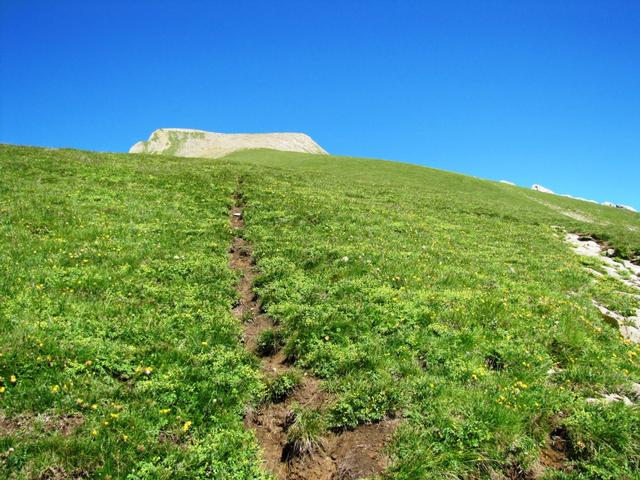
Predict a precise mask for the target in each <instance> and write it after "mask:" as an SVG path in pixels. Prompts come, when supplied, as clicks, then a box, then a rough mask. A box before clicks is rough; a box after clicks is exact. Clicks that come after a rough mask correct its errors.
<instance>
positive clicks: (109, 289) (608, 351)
mask: <svg viewBox="0 0 640 480" xmlns="http://www.w3.org/2000/svg"><path fill="white" fill-rule="evenodd" d="M234 192H237V193H238V192H239V193H241V194H242V197H243V199H244V202H245V210H244V218H245V223H246V226H245V227H244V229H243V231H242V235H243V236H244V237H245V238H246V239H247V240H248V241H250V242H251V243H252V245H253V251H254V256H255V259H256V263H257V265H256V268H257V269H258V270H259V272H260V274H259V276H258V277H257V279H256V283H255V285H256V293H257V294H258V295H259V296H260V298H261V299H262V304H263V308H264V309H265V311H266V312H267V313H268V314H269V315H270V317H272V318H273V320H274V322H275V323H276V324H277V328H278V329H279V330H280V332H279V335H280V334H281V335H280V336H281V338H284V339H285V344H284V352H285V354H286V356H287V357H288V358H289V360H290V361H291V362H292V364H293V365H295V366H296V367H297V368H299V369H300V370H301V371H303V372H306V373H307V374H308V375H313V376H315V377H317V378H318V379H320V380H321V381H322V388H323V389H324V390H326V391H327V392H328V393H329V394H331V395H332V398H333V399H334V400H333V401H332V402H331V404H330V405H329V406H328V407H326V408H322V410H321V411H318V412H314V413H316V414H317V415H318V416H321V417H322V419H323V421H322V422H319V423H318V424H321V425H323V427H322V428H325V429H328V430H333V431H340V430H343V429H350V428H354V427H356V426H358V425H362V424H366V423H371V422H378V421H380V420H382V419H384V418H388V417H394V418H398V419H401V421H400V426H399V427H398V429H397V430H396V432H395V435H394V438H393V441H392V442H391V443H390V444H389V445H388V446H387V450H388V454H389V455H390V458H391V460H392V462H391V466H390V468H389V469H388V471H387V472H386V473H385V475H387V476H388V477H390V478H395V479H420V478H433V479H440V478H468V479H477V478H492V479H495V478H543V477H544V478H575V479H578V478H580V479H583V478H584V479H586V478H593V479H596V478H611V479H620V478H626V479H632V478H640V409H639V408H638V407H637V406H627V405H624V404H623V403H622V402H613V403H605V402H595V403H589V402H587V401H586V399H587V398H590V397H598V395H599V394H600V393H625V392H628V390H629V388H630V385H631V384H632V383H633V382H640V360H639V359H638V357H639V356H640V348H639V347H638V345H634V344H631V343H629V342H628V341H627V342H625V341H623V339H622V337H621V336H620V334H619V332H618V331H617V329H616V328H612V327H611V326H610V325H609V324H608V323H606V322H605V321H604V320H603V319H602V318H601V316H600V315H599V313H598V310H597V309H596V307H595V306H594V305H593V304H592V300H593V299H596V300H597V301H598V302H599V303H601V304H603V305H606V306H607V307H608V308H611V309H615V310H616V311H620V312H627V313H628V312H633V311H634V309H636V308H640V300H639V299H638V297H636V296H634V295H630V294H633V293H634V292H633V291H632V290H629V288H628V287H626V286H624V285H623V284H622V283H620V282H618V281H616V280H614V279H611V278H607V277H594V276H593V275H592V274H590V273H589V272H588V270H587V269H586V268H585V267H586V266H595V265H594V264H593V261H592V260H589V261H587V260H583V259H581V258H580V257H578V256H577V255H575V254H574V253H573V252H572V251H571V249H570V247H569V246H568V245H567V244H566V243H565V241H564V233H565V232H574V233H580V234H587V235H592V236H594V237H596V238H598V239H599V240H601V241H604V242H606V243H607V244H608V245H610V246H611V247H612V248H614V249H616V252H617V255H619V256H621V257H623V258H637V257H638V256H640V215H638V214H634V213H631V212H627V211H622V210H617V209H612V208H607V207H602V206H599V205H593V204H589V203H586V202H581V201H577V200H572V199H569V198H563V197H557V196H553V195H547V194H542V193H538V192H533V191H530V190H526V189H522V188H518V187H513V186H509V185H504V184H499V183H495V182H489V181H484V180H479V179H475V178H471V177H466V176H462V175H457V174H453V173H446V172H442V171H436V170H431V169H427V168H422V167H417V166H411V165H405V164H398V163H392V162H383V161H373V160H363V159H353V158H338V157H330V156H316V155H304V154H295V153H283V152H275V151H245V152H239V153H235V154H232V155H230V156H227V157H225V158H222V159H217V160H205V159H188V158H174V157H163V156H151V155H128V154H98V153H91V152H82V151H74V150H50V149H37V148H27V147H13V146H2V147H0V333H1V335H0V355H1V356H0V392H2V393H0V477H6V478H15V479H27V478H83V476H84V477H86V478H111V479H121V478H122V479H130V480H134V479H155V478H166V479H169V478H171V479H174V478H185V479H192V478H216V479H217V478H222V479H235V478H238V479H245V478H247V479H258V478H268V474H267V473H266V472H264V470H263V469H262V468H261V451H260V445H259V444H258V442H257V440H256V438H255V436H254V434H253V432H252V431H251V430H248V429H245V427H244V426H243V415H244V413H245V412H246V411H247V410H250V409H252V408H259V405H260V404H261V403H262V402H264V401H265V397H267V396H268V395H267V394H266V393H265V392H266V390H267V389H268V388H269V387H268V385H267V381H266V380H265V379H264V378H263V375H262V373H261V371H260V367H259V362H258V359H257V358H256V357H255V356H254V355H252V354H250V353H248V352H247V351H246V350H245V348H244V347H243V345H242V342H241V334H242V327H243V326H242V325H241V323H240V322H239V321H238V320H236V319H235V318H234V317H233V315H232V314H231V310H232V307H233V305H234V303H235V302H236V300H237V295H238V294H237V293H236V290H235V288H234V287H235V284H236V282H237V280H238V278H237V273H235V272H234V271H233V270H231V268H230V267H229V265H228V250H229V247H230V244H231V241H232V238H233V236H234V233H233V231H232V229H231V228H230V225H229V222H228V218H229V209H230V207H231V206H232V205H233V202H234V199H233V193H234ZM553 438H556V439H557V438H560V440H561V442H562V444H563V447H562V448H561V449H556V450H555V451H554V452H551V451H550V443H552V441H553V440H552V439H553ZM545 467H548V468H545ZM56 475H57V476H56ZM347 478H348V477H347Z"/></svg>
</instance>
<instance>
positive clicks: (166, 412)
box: [160, 408, 171, 415]
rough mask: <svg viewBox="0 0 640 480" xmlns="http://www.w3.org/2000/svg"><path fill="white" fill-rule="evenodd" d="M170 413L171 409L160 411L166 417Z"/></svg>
mask: <svg viewBox="0 0 640 480" xmlns="http://www.w3.org/2000/svg"><path fill="white" fill-rule="evenodd" d="M170 411H171V409H170V408H161V409H160V413H161V414H162V415H166V414H168V413H169V412H170Z"/></svg>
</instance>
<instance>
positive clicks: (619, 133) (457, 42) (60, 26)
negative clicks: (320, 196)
mask: <svg viewBox="0 0 640 480" xmlns="http://www.w3.org/2000/svg"><path fill="white" fill-rule="evenodd" d="M0 41H1V44H0V48H1V51H0V52H1V56H0V142H6V143H18V144H29V145H44V146H65V147H76V148H83V149H90V150H102V151H126V150H127V149H128V148H129V146H130V145H131V144H133V143H134V142H135V141H137V140H140V139H146V138H147V137H148V136H149V134H150V133H151V131H152V130H154V129H156V128H159V127H189V128H199V129H204V130H212V131H220V132H269V131H302V132H306V133H308V134H310V135H311V136H312V137H313V138H314V139H315V140H316V141H318V142H319V143H320V144H321V145H322V146H323V147H325V148H326V149H327V150H329V151H330V152H331V153H335V154H344V155H353V156H361V157H374V158H385V159H391V160H401V161H406V162H411V163H418V164H423V165H429V166H433V167H437V168H443V169H446V170H452V171H457V172H462V173H467V174H471V175H476V176H480V177H485V178H492V179H495V180H500V179H507V180H511V181H514V182H516V183H518V184H520V185H526V186H530V185H531V184H532V183H541V184H543V185H545V186H547V187H549V188H551V189H553V190H555V191H558V192H561V193H571V194H573V195H579V196H584V197H589V198H593V199H595V200H599V201H602V200H612V201H615V202H619V203H627V204H631V205H634V206H636V207H640V2H638V1H636V0H629V1H626V2H624V1H616V0H602V1H599V2H594V1H590V0H581V1H577V0H576V1H559V0H553V1H551V0H550V1H540V0H537V1H512V0H505V1H468V2H462V1H459V2H456V1H445V0H442V1H439V2H426V1H386V2H385V1H375V0H371V1H364V0H363V1H357V2H356V1H348V0H342V1H335V2H329V1H316V2H308V1H303V0H299V1H284V0H279V1H262V2H258V1H255V2H249V1H242V0H240V1H239V0H233V1H228V2H222V1H188V0H186V1H177V0H176V1H171V2H170V1H165V0H154V1H136V0H129V1H121V0H109V1H100V2H99V1H86V0H84V1H64V0H59V1H46V2H35V1H28V0H11V1H7V0H0Z"/></svg>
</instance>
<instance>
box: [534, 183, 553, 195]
mask: <svg viewBox="0 0 640 480" xmlns="http://www.w3.org/2000/svg"><path fill="white" fill-rule="evenodd" d="M531 190H536V191H537V192H542V193H553V191H552V190H549V189H548V188H546V187H543V186H542V185H538V184H537V183H534V184H533V185H532V186H531Z"/></svg>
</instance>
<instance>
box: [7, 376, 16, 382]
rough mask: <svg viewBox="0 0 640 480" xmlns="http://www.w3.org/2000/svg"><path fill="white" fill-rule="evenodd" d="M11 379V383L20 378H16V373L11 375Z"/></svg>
mask: <svg viewBox="0 0 640 480" xmlns="http://www.w3.org/2000/svg"><path fill="white" fill-rule="evenodd" d="M9 381H10V382H11V383H16V382H17V381H18V380H17V379H16V376H15V375H11V376H10V377H9Z"/></svg>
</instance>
